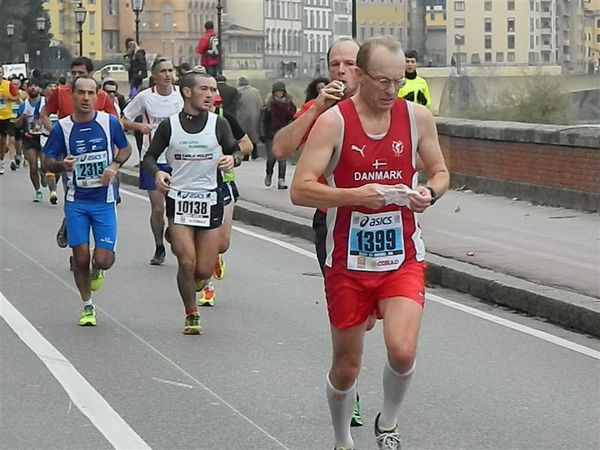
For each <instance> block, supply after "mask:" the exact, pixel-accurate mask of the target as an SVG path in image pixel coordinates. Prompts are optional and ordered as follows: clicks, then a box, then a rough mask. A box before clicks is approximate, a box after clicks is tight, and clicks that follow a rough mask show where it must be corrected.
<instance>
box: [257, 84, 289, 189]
mask: <svg viewBox="0 0 600 450" xmlns="http://www.w3.org/2000/svg"><path fill="white" fill-rule="evenodd" d="M271 92H272V93H271V95H269V97H268V98H267V102H266V104H265V106H264V107H263V109H262V111H261V118H260V140H261V141H262V142H264V143H265V146H266V147H267V175H266V176H265V186H267V187H269V186H271V182H272V179H273V168H274V167H275V162H276V161H277V165H278V169H279V173H278V182H277V189H287V184H285V169H286V160H285V158H281V159H275V156H274V155H273V138H274V137H275V134H276V133H277V132H278V131H279V130H280V129H281V128H283V127H285V126H286V125H287V124H288V123H290V122H291V121H292V119H293V117H294V114H295V113H296V105H294V102H293V101H292V98H291V97H290V96H289V95H288V93H287V90H286V87H285V83H284V82H283V81H276V82H275V83H273V87H272V89H271Z"/></svg>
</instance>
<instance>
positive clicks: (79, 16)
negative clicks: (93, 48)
mask: <svg viewBox="0 0 600 450" xmlns="http://www.w3.org/2000/svg"><path fill="white" fill-rule="evenodd" d="M86 16H87V10H86V9H85V8H84V7H83V5H82V4H81V2H79V5H77V7H76V8H75V22H77V26H78V27H79V56H83V23H84V22H85V17H86Z"/></svg>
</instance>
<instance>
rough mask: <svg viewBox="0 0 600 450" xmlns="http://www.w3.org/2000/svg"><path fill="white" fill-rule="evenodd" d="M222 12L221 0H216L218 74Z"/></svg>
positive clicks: (221, 67)
mask: <svg viewBox="0 0 600 450" xmlns="http://www.w3.org/2000/svg"><path fill="white" fill-rule="evenodd" d="M222 12H223V5H222V4H221V0H218V1H217V27H218V28H217V40H218V43H217V44H218V45H217V48H218V50H219V74H222V73H223V52H222V51H221V15H222Z"/></svg>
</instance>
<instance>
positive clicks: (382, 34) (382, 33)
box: [380, 27, 385, 36]
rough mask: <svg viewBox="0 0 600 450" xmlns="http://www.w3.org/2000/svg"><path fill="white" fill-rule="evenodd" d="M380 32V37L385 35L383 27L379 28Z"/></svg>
mask: <svg viewBox="0 0 600 450" xmlns="http://www.w3.org/2000/svg"><path fill="white" fill-rule="evenodd" d="M380 31H381V36H384V35H385V27H381V28H380Z"/></svg>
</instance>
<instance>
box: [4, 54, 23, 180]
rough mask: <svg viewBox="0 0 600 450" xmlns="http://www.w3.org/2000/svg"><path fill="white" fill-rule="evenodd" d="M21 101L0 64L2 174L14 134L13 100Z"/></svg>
mask: <svg viewBox="0 0 600 450" xmlns="http://www.w3.org/2000/svg"><path fill="white" fill-rule="evenodd" d="M18 101H19V95H18V92H17V89H16V88H15V86H14V85H13V84H12V83H11V82H10V81H8V80H5V79H4V68H3V67H2V66H0V175H2V174H3V173H4V154H5V153H6V150H7V145H8V137H9V136H14V135H15V133H14V131H15V130H14V124H13V123H12V117H13V102H18Z"/></svg>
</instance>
